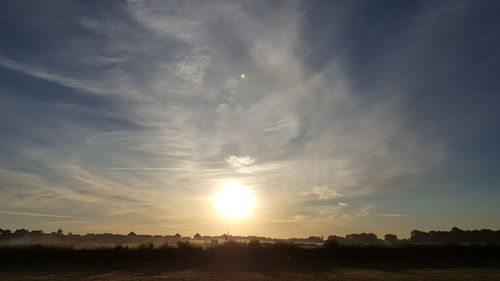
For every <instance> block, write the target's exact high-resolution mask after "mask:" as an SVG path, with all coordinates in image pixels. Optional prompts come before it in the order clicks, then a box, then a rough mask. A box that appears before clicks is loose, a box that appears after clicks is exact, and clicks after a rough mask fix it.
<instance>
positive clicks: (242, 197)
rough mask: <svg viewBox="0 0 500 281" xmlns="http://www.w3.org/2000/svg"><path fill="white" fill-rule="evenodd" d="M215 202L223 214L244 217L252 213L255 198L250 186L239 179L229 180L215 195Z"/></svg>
mask: <svg viewBox="0 0 500 281" xmlns="http://www.w3.org/2000/svg"><path fill="white" fill-rule="evenodd" d="M213 202H214V205H215V207H216V208H217V209H218V210H219V212H221V214H222V215H224V216H226V217H230V218H234V219H243V218H246V217H248V216H249V215H250V212H251V211H252V209H253V207H254V205H255V198H254V196H253V194H252V192H251V190H250V189H249V188H248V187H246V186H244V185H242V184H241V183H239V182H237V181H227V182H225V183H224V184H223V185H222V187H221V189H220V190H219V191H218V192H217V193H216V194H215V195H214V197H213Z"/></svg>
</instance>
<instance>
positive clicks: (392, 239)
mask: <svg viewBox="0 0 500 281" xmlns="http://www.w3.org/2000/svg"><path fill="white" fill-rule="evenodd" d="M384 241H385V242H387V243H389V244H396V243H398V237H397V236H396V235H395V234H386V235H385V236H384Z"/></svg>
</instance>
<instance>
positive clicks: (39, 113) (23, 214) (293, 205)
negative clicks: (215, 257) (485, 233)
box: [0, 0, 500, 237]
mask: <svg viewBox="0 0 500 281" xmlns="http://www.w3.org/2000/svg"><path fill="white" fill-rule="evenodd" d="M498 12H500V3H498V2H496V1H412V2H402V1H303V2H301V1H135V0H131V1H106V2H103V1H2V3H0V81H1V82H0V130H1V137H0V192H1V194H2V196H1V197H0V206H1V207H0V224H1V227H2V228H12V229H15V228H20V227H28V228H30V229H44V230H46V231H53V230H55V229H57V228H59V227H62V228H63V229H64V230H66V231H72V232H76V233H86V232H117V233H127V232H129V231H131V230H134V231H135V232H137V233H152V234H173V233H176V232H179V233H181V234H183V235H193V234H194V233H196V232H200V233H202V234H203V235H205V234H207V235H215V234H220V233H223V232H225V231H227V230H230V232H232V233H234V234H242V235H253V234H255V235H265V236H273V237H293V236H309V235H328V234H338V235H345V234H348V233H354V232H375V233H377V234H378V235H383V234H385V233H396V234H398V235H399V236H402V237H406V236H408V235H409V231H411V230H412V229H420V230H431V229H449V228H451V227H452V226H458V227H461V228H466V229H469V228H474V229H476V228H477V229H480V228H494V229H498V228H500V224H499V222H498V219H497V218H496V217H495V215H496V214H498V213H499V212H500V208H499V207H498V205H499V204H498V203H500V202H499V200H498V198H500V197H499V195H500V191H499V187H500V186H499V185H500V171H499V168H498V167H499V165H498V160H499V159H500V149H499V148H498V143H500V130H499V125H498V123H499V121H500V113H499V110H500V100H499V91H500V84H499V83H498V81H497V80H498V78H497V76H498V75H497V74H498V73H500V51H499V50H500V18H499V17H498ZM241 74H245V78H244V79H242V78H241ZM226 181H238V182H240V183H241V184H244V185H245V186H248V187H249V188H250V189H251V190H252V192H253V193H254V195H255V198H256V206H255V208H254V210H253V211H252V215H251V216H250V217H248V218H247V219H244V220H239V221H231V220H227V219H224V218H222V217H221V216H220V215H219V214H218V213H217V211H216V210H215V208H214V206H213V204H212V202H211V198H212V196H213V194H214V193H215V192H216V190H217V189H218V188H220V186H221V185H223V184H224V182H226Z"/></svg>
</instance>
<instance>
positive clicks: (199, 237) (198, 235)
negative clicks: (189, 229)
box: [193, 233, 201, 240]
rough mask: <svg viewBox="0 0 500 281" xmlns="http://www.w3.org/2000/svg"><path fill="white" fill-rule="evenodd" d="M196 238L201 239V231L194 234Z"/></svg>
mask: <svg viewBox="0 0 500 281" xmlns="http://www.w3.org/2000/svg"><path fill="white" fill-rule="evenodd" d="M193 238H194V239H196V240H200V239H201V235H200V234H199V233H196V234H195V235H194V236H193Z"/></svg>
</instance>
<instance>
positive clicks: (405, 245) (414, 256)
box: [0, 228, 500, 268]
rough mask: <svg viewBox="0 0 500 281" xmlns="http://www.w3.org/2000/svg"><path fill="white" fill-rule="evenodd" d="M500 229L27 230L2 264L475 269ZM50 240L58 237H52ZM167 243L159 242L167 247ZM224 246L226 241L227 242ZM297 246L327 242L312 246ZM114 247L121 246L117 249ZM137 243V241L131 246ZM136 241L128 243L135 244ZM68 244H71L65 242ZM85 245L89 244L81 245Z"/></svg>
mask: <svg viewBox="0 0 500 281" xmlns="http://www.w3.org/2000/svg"><path fill="white" fill-rule="evenodd" d="M498 233H499V231H491V230H480V231H464V230H460V229H458V228H453V229H452V230H451V231H449V232H446V231H431V232H421V231H412V232H411V235H412V236H411V238H410V239H403V240H399V239H398V238H397V236H396V235H393V234H387V235H385V237H384V240H381V239H379V238H378V237H377V236H376V235H375V234H373V233H361V234H349V235H346V236H345V237H340V236H334V235H332V236H329V237H328V239H327V240H326V241H323V239H322V238H320V237H310V238H305V239H302V240H301V239H294V240H291V239H287V240H278V239H274V240H262V239H259V238H258V237H237V236H230V235H228V234H224V235H221V236H214V237H212V236H201V235H199V234H196V235H195V237H196V238H197V239H191V238H187V237H182V236H181V235H180V234H176V235H172V236H159V235H158V236H151V235H137V234H135V233H133V232H131V233H129V234H128V235H117V234H87V235H83V236H80V235H73V234H67V235H65V234H64V233H63V231H62V230H61V229H59V230H58V231H57V232H54V233H49V234H45V233H43V232H42V231H31V232H30V231H28V230H25V229H21V230H16V231H14V232H11V231H5V230H2V232H1V233H0V238H1V239H2V241H3V242H5V241H12V240H14V241H25V242H26V243H27V244H24V245H23V244H17V245H16V244H9V243H4V246H1V247H0V262H3V263H6V262H14V263H15V262H21V263H24V262H36V263H40V262H78V263H80V262H91V263H95V262H103V261H105V262H161V263H165V264H172V265H176V266H177V265H185V266H212V265H213V264H224V266H227V265H228V264H238V265H243V266H249V267H259V268H265V267H269V266H272V267H279V266H302V265H304V264H315V265H318V264H324V265H337V264H338V265H342V264H344V265H346V264H347V265H349V264H351V265H352V264H355V265H361V264H372V263H379V264H380V263H386V262H387V264H391V265H395V264H398V263H402V264H411V265H412V266H414V265H416V264H429V263H430V264H438V265H440V266H443V265H448V264H449V265H452V264H470V265H475V266H479V265H480V266H488V265H498V264H499V262H500V244H499V243H498V241H499V240H498ZM47 238H50V239H47ZM36 241H66V242H68V245H70V244H69V242H72V241H84V242H92V241H93V242H96V241H98V242H103V243H104V242H108V244H109V245H108V246H98V247H96V246H95V245H99V244H92V243H88V244H87V245H88V247H76V248H75V247H70V246H61V243H59V244H56V243H54V244H53V245H50V244H47V243H46V244H44V245H42V244H33V243H34V242H36ZM162 241H163V243H159V242H162ZM219 241H221V242H220V243H219ZM290 241H315V242H318V241H321V242H323V243H321V244H320V243H317V244H304V243H294V242H290ZM110 242H113V243H115V244H114V245H113V244H112V243H110ZM130 242H133V243H130ZM127 243H128V244H127ZM134 243H135V244H134ZM62 245H65V244H62ZM78 245H79V246H81V245H85V244H78Z"/></svg>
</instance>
